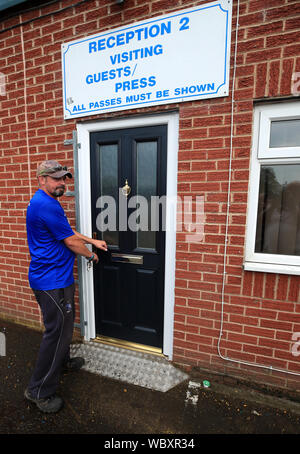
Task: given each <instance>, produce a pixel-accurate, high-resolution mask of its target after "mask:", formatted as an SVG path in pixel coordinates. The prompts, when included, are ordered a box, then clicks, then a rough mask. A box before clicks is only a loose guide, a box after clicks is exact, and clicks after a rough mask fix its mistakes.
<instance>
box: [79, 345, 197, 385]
mask: <svg viewBox="0 0 300 454" xmlns="http://www.w3.org/2000/svg"><path fill="white" fill-rule="evenodd" d="M71 356H81V357H83V358H84V359H85V365H84V367H83V369H85V370H87V371H89V372H92V373H95V374H98V375H102V376H104V377H109V378H113V379H115V380H120V381H123V382H126V383H130V384H133V385H137V386H142V387H144V388H149V389H153V390H155V391H161V392H166V391H168V390H169V389H171V388H173V387H174V386H176V385H178V384H179V383H181V382H183V381H184V380H186V379H187V378H188V375H187V374H186V373H184V372H182V371H181V370H179V369H177V368H176V367H174V366H173V365H172V364H171V363H169V362H168V361H167V360H166V359H165V358H159V357H156V356H154V355H150V354H146V353H141V352H135V351H131V350H126V349H124V348H119V347H114V346H110V345H106V344H100V343H99V344H96V345H95V343H93V342H86V343H83V344H72V345H71Z"/></svg>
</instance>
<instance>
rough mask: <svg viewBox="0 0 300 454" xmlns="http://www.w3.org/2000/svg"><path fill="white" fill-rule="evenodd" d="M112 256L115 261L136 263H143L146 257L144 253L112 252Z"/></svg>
mask: <svg viewBox="0 0 300 454" xmlns="http://www.w3.org/2000/svg"><path fill="white" fill-rule="evenodd" d="M111 258H112V261H113V262H123V263H135V264H139V265H143V263H144V257H143V256H142V255H133V254H118V253H116V252H112V254H111Z"/></svg>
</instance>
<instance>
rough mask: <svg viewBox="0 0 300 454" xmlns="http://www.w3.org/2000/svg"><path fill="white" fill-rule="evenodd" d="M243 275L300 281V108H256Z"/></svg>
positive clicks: (292, 104)
mask: <svg viewBox="0 0 300 454" xmlns="http://www.w3.org/2000/svg"><path fill="white" fill-rule="evenodd" d="M244 269H246V270H252V271H265V272H270V273H284V274H299V275H300V102H298V101H297V102H290V103H286V102H285V103H276V104H271V105H263V106H262V105H261V106H257V107H256V108H255V112H254V130H253V148H252V157H251V171H250V181H249V205H248V215H247V234H246V255H245V262H244Z"/></svg>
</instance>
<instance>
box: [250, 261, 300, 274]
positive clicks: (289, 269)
mask: <svg viewBox="0 0 300 454" xmlns="http://www.w3.org/2000/svg"><path fill="white" fill-rule="evenodd" d="M243 269H244V270H245V271H258V272H262V273H276V274H293V275H300V266H297V265H278V264H276V263H258V262H244V264H243Z"/></svg>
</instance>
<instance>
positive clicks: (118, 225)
mask: <svg viewBox="0 0 300 454" xmlns="http://www.w3.org/2000/svg"><path fill="white" fill-rule="evenodd" d="M166 160H167V127H166V126H151V127H145V128H133V129H120V130H113V131H104V132H96V133H92V134H91V177H92V178H91V185H92V187H91V192H92V218H93V219H92V223H93V232H94V233H93V235H94V237H97V238H98V239H103V240H105V241H106V242H107V244H108V246H109V249H110V251H111V253H112V260H111V262H110V263H100V264H98V265H94V294H95V314H96V332H97V334H98V335H101V336H108V337H112V338H116V339H122V340H126V341H130V342H136V343H141V344H145V345H150V346H154V347H159V348H160V347H162V340H163V315H164V267H165V228H164V224H165V197H164V196H165V194H166Z"/></svg>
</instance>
